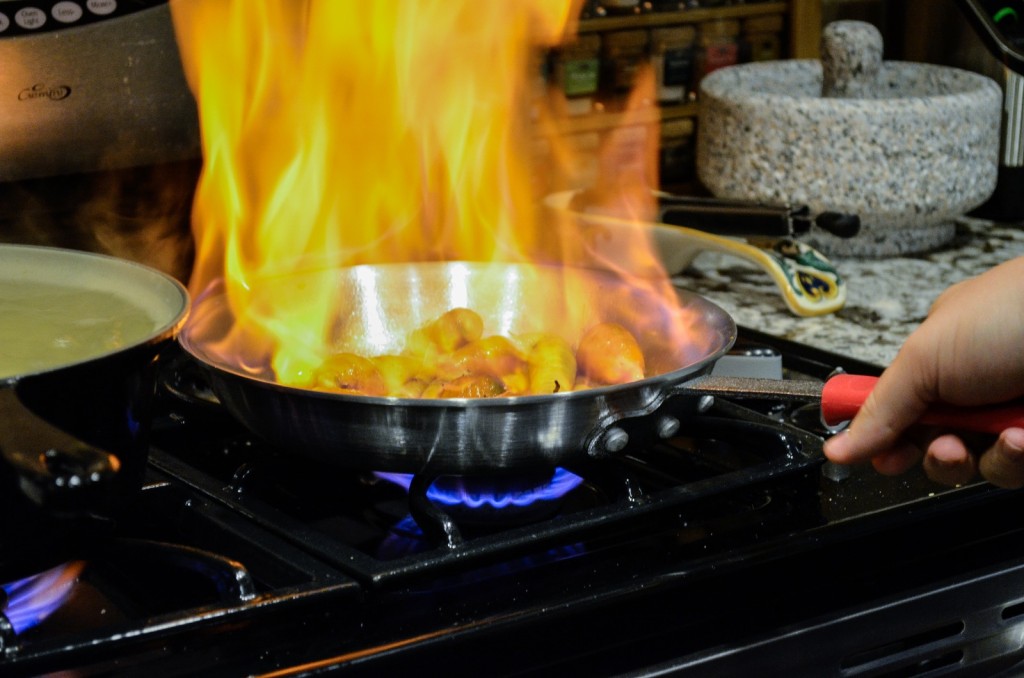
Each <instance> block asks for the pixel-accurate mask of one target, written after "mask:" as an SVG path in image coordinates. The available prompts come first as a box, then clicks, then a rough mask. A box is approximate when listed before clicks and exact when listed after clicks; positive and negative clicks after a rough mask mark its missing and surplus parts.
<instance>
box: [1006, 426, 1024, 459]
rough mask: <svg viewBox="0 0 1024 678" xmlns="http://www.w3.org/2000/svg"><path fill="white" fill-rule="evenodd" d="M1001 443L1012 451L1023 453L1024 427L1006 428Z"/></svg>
mask: <svg viewBox="0 0 1024 678" xmlns="http://www.w3.org/2000/svg"><path fill="white" fill-rule="evenodd" d="M1003 443H1004V444H1005V445H1006V447H1007V448H1008V449H1010V450H1013V451H1014V452H1021V453H1024V428H1008V429H1006V431H1005V432H1004V433H1003Z"/></svg>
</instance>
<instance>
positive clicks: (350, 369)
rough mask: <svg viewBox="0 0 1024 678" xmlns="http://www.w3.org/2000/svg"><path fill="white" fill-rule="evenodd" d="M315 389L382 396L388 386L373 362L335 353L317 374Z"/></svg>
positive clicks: (351, 355)
mask: <svg viewBox="0 0 1024 678" xmlns="http://www.w3.org/2000/svg"><path fill="white" fill-rule="evenodd" d="M314 379H315V382H314V385H315V388H318V389H322V390H327V391H340V392H344V393H352V392H355V393H360V394H363V395H372V396H382V395H386V394H387V384H386V383H385V382H384V377H383V376H382V375H381V373H380V370H378V369H377V368H376V367H375V366H374V364H373V363H372V362H370V361H369V360H367V359H366V358H363V357H362V356H358V355H355V354H354V353H335V354H334V355H332V356H329V357H328V358H327V359H326V360H324V361H323V362H322V363H321V364H320V367H318V368H317V370H316V374H315V377H314Z"/></svg>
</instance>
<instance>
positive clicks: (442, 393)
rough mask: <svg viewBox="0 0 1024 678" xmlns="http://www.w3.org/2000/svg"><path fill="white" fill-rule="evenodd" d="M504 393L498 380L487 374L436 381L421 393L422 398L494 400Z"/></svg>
mask: <svg viewBox="0 0 1024 678" xmlns="http://www.w3.org/2000/svg"><path fill="white" fill-rule="evenodd" d="M504 393H505V386H504V384H502V383H501V380H500V379H496V378H495V377H492V376H490V375H488V374H465V375H463V376H461V377H456V378H455V379H452V380H450V381H447V380H443V379H436V380H434V381H433V382H431V383H430V384H429V385H428V386H427V388H426V389H425V390H424V391H423V397H424V398H494V397H496V396H500V395H502V394H504Z"/></svg>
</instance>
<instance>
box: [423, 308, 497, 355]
mask: <svg viewBox="0 0 1024 678" xmlns="http://www.w3.org/2000/svg"><path fill="white" fill-rule="evenodd" d="M483 333H484V321H483V318H481V317H480V315H479V314H478V313H476V312H475V311H472V310H470V309H468V308H453V309H452V310H450V311H447V312H446V313H444V314H443V315H442V316H441V317H440V318H438V319H437V320H434V321H432V322H430V323H427V324H426V325H424V326H423V327H421V328H419V329H417V330H414V331H413V332H412V333H411V334H410V335H409V340H408V341H407V342H406V353H408V354H411V355H415V356H420V357H422V358H429V357H431V356H435V355H437V354H439V353H441V354H443V353H451V352H452V351H454V350H455V349H457V348H459V347H461V346H465V345H466V344H468V343H470V342H472V341H476V340H477V339H479V338H480V337H481V336H483Z"/></svg>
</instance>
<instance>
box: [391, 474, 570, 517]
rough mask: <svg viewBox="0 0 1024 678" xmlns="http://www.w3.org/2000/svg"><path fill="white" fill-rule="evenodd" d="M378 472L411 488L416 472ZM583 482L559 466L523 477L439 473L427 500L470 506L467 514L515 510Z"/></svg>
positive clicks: (553, 498) (555, 496) (557, 495)
mask: <svg viewBox="0 0 1024 678" xmlns="http://www.w3.org/2000/svg"><path fill="white" fill-rule="evenodd" d="M375 475H376V476H377V477H379V478H382V479H384V480H389V481H391V482H393V483H395V484H396V485H399V486H401V487H403V488H405V490H406V491H408V490H409V488H410V486H411V485H412V482H413V477H414V476H413V475H412V474H409V473H384V472H376V473H375ZM582 482H583V478H581V477H580V476H578V475H576V474H575V473H572V472H571V471H567V470H565V469H564V468H556V469H555V470H554V471H553V472H551V473H540V474H537V473H527V474H524V475H521V476H508V477H506V476H501V477H487V478H474V477H470V476H440V477H438V478H437V479H436V480H435V481H434V482H433V483H431V484H430V486H429V487H428V488H427V499H430V500H431V501H433V502H436V503H439V504H443V505H444V506H447V507H453V508H454V507H459V508H465V509H467V513H469V512H472V513H474V514H476V515H484V514H486V513H488V512H491V511H493V512H505V511H510V512H515V511H516V509H525V508H527V507H531V506H535V505H538V504H544V503H546V502H557V500H559V499H561V498H562V497H564V496H565V495H566V494H568V493H569V492H571V491H572V490H574V489H575V488H576V487H578V486H579V484H580V483H582Z"/></svg>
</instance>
